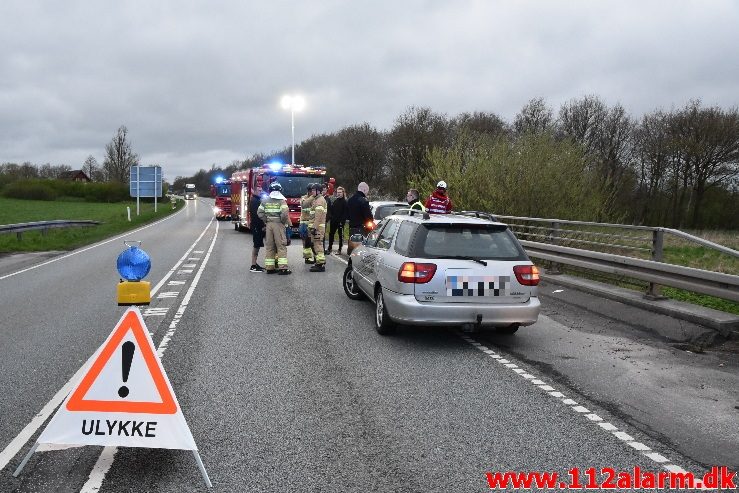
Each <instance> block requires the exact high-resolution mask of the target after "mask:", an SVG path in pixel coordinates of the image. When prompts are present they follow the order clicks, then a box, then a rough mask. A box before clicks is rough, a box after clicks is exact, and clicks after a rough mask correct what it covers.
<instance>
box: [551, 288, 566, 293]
mask: <svg viewBox="0 0 739 493" xmlns="http://www.w3.org/2000/svg"><path fill="white" fill-rule="evenodd" d="M563 291H564V289H555V290H554V291H552V293H561V292H563Z"/></svg>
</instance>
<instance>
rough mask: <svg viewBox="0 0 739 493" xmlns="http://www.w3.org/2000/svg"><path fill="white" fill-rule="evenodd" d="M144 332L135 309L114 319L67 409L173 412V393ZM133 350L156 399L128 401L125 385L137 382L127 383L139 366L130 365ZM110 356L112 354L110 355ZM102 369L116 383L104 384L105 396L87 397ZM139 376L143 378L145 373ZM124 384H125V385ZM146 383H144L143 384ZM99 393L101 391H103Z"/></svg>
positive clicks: (153, 412)
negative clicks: (107, 394)
mask: <svg viewBox="0 0 739 493" xmlns="http://www.w3.org/2000/svg"><path fill="white" fill-rule="evenodd" d="M147 335H148V331H146V330H145V328H144V321H143V320H142V319H141V318H140V317H139V316H137V314H136V311H134V310H128V311H127V312H126V314H125V315H124V316H123V318H122V319H121V321H120V322H118V325H117V326H116V328H115V329H114V330H113V334H112V335H111V337H110V338H108V341H107V342H106V344H105V345H104V346H103V349H102V351H101V352H100V354H99V355H98V357H97V359H95V360H94V361H93V363H92V366H91V367H90V370H89V371H88V372H87V373H86V374H85V376H84V377H83V378H82V381H81V382H80V384H79V386H78V387H77V388H76V389H75V391H74V392H72V395H71V397H70V398H69V400H68V401H67V404H66V408H67V410H69V411H97V412H103V413H111V412H122V413H148V414H174V413H176V412H177V405H176V404H175V401H174V396H173V395H172V392H171V391H170V390H169V387H168V386H167V383H166V381H165V378H164V371H163V370H162V368H161V367H160V365H158V364H157V357H156V354H155V352H154V347H153V345H152V344H149V340H148V339H147ZM124 338H126V339H127V340H126V341H125V342H123V341H124ZM137 352H139V353H140V355H141V357H140V358H137V359H142V360H143V362H144V363H145V370H144V371H146V372H147V373H148V375H149V376H150V377H151V379H152V381H153V384H154V386H155V388H156V393H157V394H158V396H159V399H158V400H156V401H143V402H142V401H136V400H132V399H131V395H129V394H130V392H131V391H130V390H129V387H134V386H136V385H137V384H141V382H137V381H133V382H129V376H130V374H131V369H132V367H134V368H136V367H138V368H140V365H135V366H134V365H133V363H134V361H133V357H134V356H135V355H136V353H137ZM114 355H115V357H113V356H114ZM138 368H137V369H138ZM104 369H106V370H108V371H106V372H105V375H109V374H110V375H116V374H117V382H116V381H115V380H114V381H113V382H107V383H108V385H106V386H105V389H107V390H108V392H109V393H110V395H109V396H105V395H102V396H101V397H100V398H97V399H93V398H90V396H89V394H90V393H91V392H90V390H91V388H92V387H93V385H94V384H96V383H97V380H98V379H100V378H102V375H103V370H104ZM137 373H140V372H137ZM141 376H142V377H145V375H141ZM114 378H115V377H114ZM112 380H113V379H112ZM121 380H123V382H122V384H121V385H120V386H118V385H116V383H118V382H121ZM126 383H128V385H125V384H126ZM148 383H149V382H146V383H144V385H146V384H148ZM102 393H103V394H105V392H104V391H103V392H102Z"/></svg>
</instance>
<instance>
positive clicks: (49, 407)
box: [0, 214, 213, 470]
mask: <svg viewBox="0 0 739 493" xmlns="http://www.w3.org/2000/svg"><path fill="white" fill-rule="evenodd" d="M173 215H174V214H173ZM170 217H172V216H168V217H167V218H165V219H163V220H166V219H169V218H170ZM160 222H161V221H157V222H156V223H153V224H150V225H149V226H153V225H154V224H158V223H160ZM212 223H213V220H212V219H211V221H210V222H209V223H208V224H207V225H206V226H205V229H204V230H203V232H202V233H200V236H198V239H197V240H195V242H194V243H193V244H192V245H190V248H189V249H188V250H187V252H185V255H183V256H182V258H181V259H180V260H179V261H178V262H177V264H175V267H173V268H172V269H171V270H170V271H169V272H168V273H167V274H166V275H165V276H164V278H162V280H161V281H160V282H159V283H158V284H157V285H156V286H155V287H154V289H153V290H152V292H151V293H152V296H153V295H154V294H156V292H157V291H158V290H159V289H160V288H161V287H162V285H163V284H164V283H165V282H166V281H167V279H169V277H170V276H171V275H172V273H173V272H174V271H175V270H176V268H177V266H178V265H180V264H181V263H182V262H183V261H184V260H185V259H186V258H187V256H188V255H190V252H191V251H192V249H193V248H195V245H197V243H198V242H199V241H200V239H201V238H202V237H203V235H204V234H205V232H206V231H207V230H208V228H209V227H210V225H211V224H212ZM149 226H145V227H144V228H147V227H149ZM144 228H139V229H137V230H136V231H140V230H142V229H144ZM127 234H129V233H127ZM122 236H125V235H122ZM118 238H120V236H118V237H116V238H113V240H115V239H118ZM113 240H108V241H106V242H104V243H98V244H96V245H94V246H100V245H104V244H105V243H110V241H113ZM94 246H91V247H88V248H86V249H85V250H89V249H90V248H94ZM85 250H79V251H77V252H75V253H74V254H70V255H65V256H64V257H59V258H56V259H54V260H52V261H49V262H44V263H43V264H39V265H37V266H34V267H31V268H28V269H24V270H22V271H18V272H14V273H13V274H8V275H7V276H5V277H10V276H14V275H16V274H20V273H22V272H26V271H29V270H31V269H33V268H36V267H41V266H42V265H46V264H49V263H51V262H56V261H58V260H62V258H67V257H70V256H71V255H75V254H76V253H81V252H82V251H85ZM0 279H4V277H3V278H0ZM93 355H94V353H93V354H92V355H90V357H89V358H88V359H87V361H86V362H85V364H84V365H82V366H81V367H80V368H79V370H77V371H76V372H75V374H74V375H72V378H70V379H69V380H68V381H67V383H65V384H64V385H63V386H62V388H61V389H59V392H57V393H56V394H54V397H52V398H51V400H50V401H49V402H47V403H46V405H45V406H44V407H43V408H42V409H41V411H40V412H39V413H38V414H37V415H36V416H34V417H33V419H32V420H31V421H30V423H28V424H27V425H26V426H25V428H23V429H22V430H21V432H20V433H18V435H17V436H16V437H15V438H13V440H11V441H10V443H9V444H8V445H7V446H6V447H5V448H4V449H3V450H2V452H0V470H1V469H3V468H5V466H7V465H8V462H10V461H11V460H12V459H13V457H15V456H16V454H18V452H19V451H20V450H21V449H22V448H23V446H24V445H25V444H26V442H28V440H30V439H31V437H32V436H33V434H34V433H36V431H37V430H38V429H39V428H40V427H41V425H43V424H44V423H45V422H46V420H47V419H48V418H49V416H51V415H52V414H53V412H54V410H55V409H56V408H57V407H59V405H60V404H61V403H62V401H64V399H65V397H67V394H69V392H71V390H72V386H73V385H74V384H76V383H77V382H78V381H79V380H80V379H81V378H82V376H83V374H84V370H86V369H87V367H88V366H89V363H90V358H92V356H93Z"/></svg>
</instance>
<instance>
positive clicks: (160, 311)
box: [142, 308, 169, 317]
mask: <svg viewBox="0 0 739 493" xmlns="http://www.w3.org/2000/svg"><path fill="white" fill-rule="evenodd" d="M167 311H169V308H147V309H145V310H144V313H142V315H143V316H144V317H163V316H165V315H166V314H167Z"/></svg>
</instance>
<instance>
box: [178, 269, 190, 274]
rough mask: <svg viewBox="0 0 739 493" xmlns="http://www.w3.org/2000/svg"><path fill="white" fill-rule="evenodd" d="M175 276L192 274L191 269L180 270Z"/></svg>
mask: <svg viewBox="0 0 739 493" xmlns="http://www.w3.org/2000/svg"><path fill="white" fill-rule="evenodd" d="M177 274H192V269H180V270H178V271H177Z"/></svg>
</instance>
